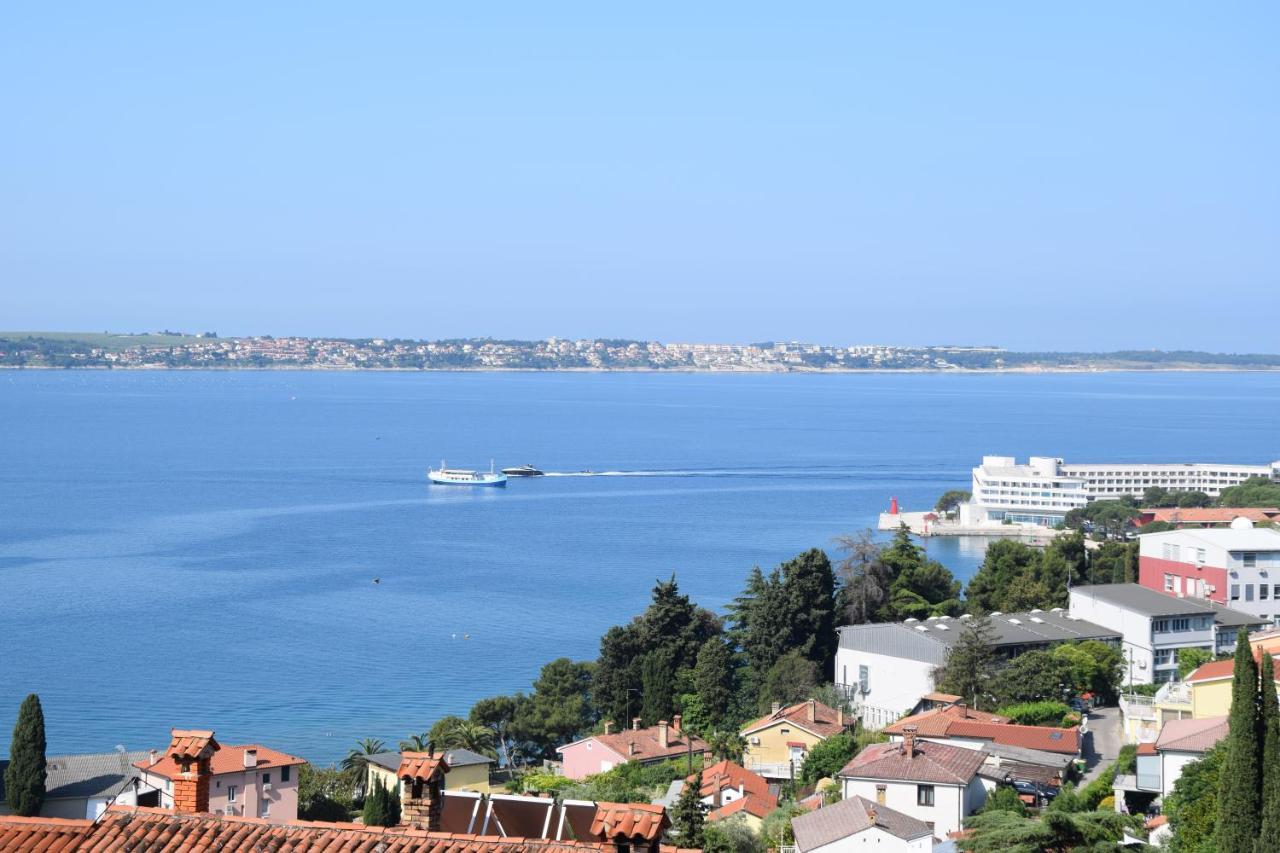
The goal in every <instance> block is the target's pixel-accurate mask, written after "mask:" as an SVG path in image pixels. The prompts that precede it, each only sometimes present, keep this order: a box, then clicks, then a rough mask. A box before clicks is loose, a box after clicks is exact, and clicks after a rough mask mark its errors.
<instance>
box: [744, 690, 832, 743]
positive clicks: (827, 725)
mask: <svg viewBox="0 0 1280 853" xmlns="http://www.w3.org/2000/svg"><path fill="white" fill-rule="evenodd" d="M810 703H813V719H812V720H810V719H809V704H810ZM839 717H840V715H839V714H838V713H837V712H836V710H835V709H834V708H831V707H828V706H827V705H824V704H822V703H821V702H818V701H816V700H814V699H810V700H809V701H808V702H797V703H796V704H794V705H788V706H787V707H785V708H780V709H778V711H777V712H775V713H772V714H769V715H768V716H765V717H761V718H760V719H758V720H756V721H755V722H753V723H748V724H747V725H746V726H745V727H743V729H742V731H741V732H740V734H742V735H743V736H746V735H748V734H750V733H751V732H754V731H758V730H759V729H766V728H768V727H770V726H773V725H776V724H778V723H784V722H785V723H790V724H791V725H794V726H799V727H800V728H802V729H804V730H806V731H810V732H813V733H814V734H815V735H817V736H818V737H821V738H829V737H831V736H832V735H836V734H839V733H840V732H842V731H844V729H845V725H844V724H841V722H840V719H839ZM850 722H852V721H850Z"/></svg>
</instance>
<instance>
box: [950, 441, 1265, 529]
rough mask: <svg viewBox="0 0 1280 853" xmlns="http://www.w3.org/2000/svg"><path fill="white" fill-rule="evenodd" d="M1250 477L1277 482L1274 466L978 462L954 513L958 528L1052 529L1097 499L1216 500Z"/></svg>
mask: <svg viewBox="0 0 1280 853" xmlns="http://www.w3.org/2000/svg"><path fill="white" fill-rule="evenodd" d="M1251 477H1266V478H1268V479H1271V480H1275V481H1280V461H1277V462H1272V463H1270V464H1267V465H1222V464H1215V463H1199V462H1188V463H1178V464H1154V465H1148V464H1127V465H1092V464H1078V465H1068V464H1066V463H1064V462H1063V461H1062V460H1061V459H1059V458H1057V457H1053V456H1032V457H1031V458H1030V459H1029V460H1028V461H1027V463H1026V464H1019V463H1018V462H1017V461H1016V460H1015V459H1014V457H1012V456H984V457H982V464H981V465H979V466H977V467H976V468H974V469H973V477H972V485H971V487H970V491H971V492H972V493H973V498H972V500H971V502H970V503H969V504H967V505H965V506H962V507H961V508H960V523H961V524H962V525H965V526H972V527H982V526H989V525H993V524H1006V523H1011V524H1035V525H1040V526H1042V527H1058V526H1060V525H1061V524H1062V521H1063V519H1064V518H1065V517H1066V514H1067V513H1068V512H1070V511H1071V510H1073V509H1076V508H1078V507H1082V506H1084V505H1085V504H1086V503H1088V502H1089V501H1091V500H1097V499H1099V498H1109V499H1115V498H1118V497H1121V496H1124V495H1129V496H1131V497H1134V498H1141V497H1142V494H1143V492H1145V491H1146V490H1147V488H1149V487H1150V486H1159V487H1161V488H1163V489H1167V490H1169V491H1199V492H1204V493H1205V494H1207V495H1209V496H1210V497H1217V496H1218V495H1219V494H1221V492H1222V490H1223V489H1225V488H1227V487H1228V486H1234V485H1238V484H1239V483H1243V482H1244V481H1245V480H1248V479H1250V478H1251Z"/></svg>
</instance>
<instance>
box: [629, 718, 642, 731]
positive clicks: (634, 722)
mask: <svg viewBox="0 0 1280 853" xmlns="http://www.w3.org/2000/svg"><path fill="white" fill-rule="evenodd" d="M631 731H633V732H638V731H640V718H639V717H632V718H631Z"/></svg>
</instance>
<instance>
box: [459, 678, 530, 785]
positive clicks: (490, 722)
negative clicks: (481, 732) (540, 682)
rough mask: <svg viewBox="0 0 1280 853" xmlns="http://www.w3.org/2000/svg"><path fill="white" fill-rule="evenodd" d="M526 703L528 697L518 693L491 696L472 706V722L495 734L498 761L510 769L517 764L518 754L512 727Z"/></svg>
mask: <svg viewBox="0 0 1280 853" xmlns="http://www.w3.org/2000/svg"><path fill="white" fill-rule="evenodd" d="M525 701H527V697H525V695H524V694H523V693H517V694H515V695H514V696H491V697H489V698H487V699H481V700H480V701H479V702H477V703H475V704H474V705H472V706H471V714H470V715H469V716H470V718H471V720H472V721H473V722H477V723H479V724H480V725H482V726H488V727H489V731H491V732H493V739H494V743H495V745H496V746H497V749H498V759H499V761H500V762H501V763H502V764H504V765H506V766H508V767H510V766H512V765H514V764H515V763H516V759H517V752H518V751H517V749H516V742H515V738H513V737H512V736H511V726H512V724H513V723H514V722H515V719H516V715H517V714H519V712H520V706H521V705H522V704H524V702H525Z"/></svg>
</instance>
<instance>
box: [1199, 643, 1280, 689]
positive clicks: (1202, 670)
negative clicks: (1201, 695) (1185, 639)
mask: <svg viewBox="0 0 1280 853" xmlns="http://www.w3.org/2000/svg"><path fill="white" fill-rule="evenodd" d="M1253 659H1254V660H1257V661H1260V660H1261V659H1262V654H1261V652H1259V651H1257V650H1255V651H1254V654H1253ZM1271 663H1272V665H1273V666H1274V672H1273V676H1274V678H1275V680H1276V681H1280V658H1274V659H1273V660H1272V661H1271ZM1235 665H1236V662H1235V660H1234V659H1233V658H1228V659H1227V660H1211V661H1209V662H1208V663H1204V664H1201V665H1200V666H1198V667H1197V668H1196V671H1195V672H1193V673H1191V674H1190V675H1188V676H1187V677H1186V682H1187V683H1188V684H1194V683H1196V682H1199V681H1216V680H1217V679H1219V678H1231V677H1232V675H1234V674H1235Z"/></svg>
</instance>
